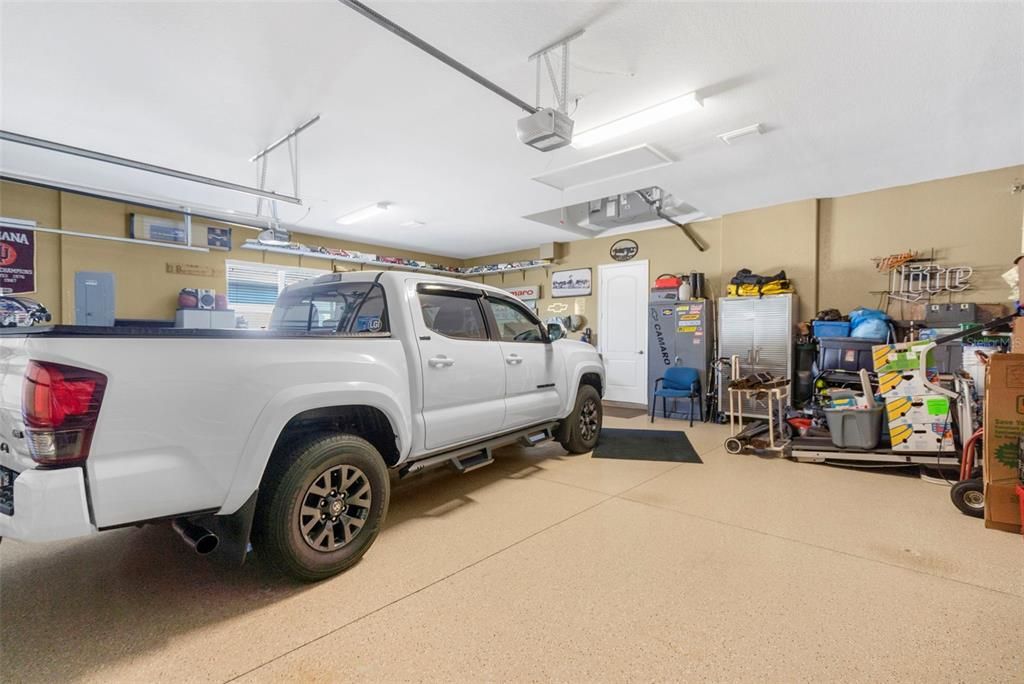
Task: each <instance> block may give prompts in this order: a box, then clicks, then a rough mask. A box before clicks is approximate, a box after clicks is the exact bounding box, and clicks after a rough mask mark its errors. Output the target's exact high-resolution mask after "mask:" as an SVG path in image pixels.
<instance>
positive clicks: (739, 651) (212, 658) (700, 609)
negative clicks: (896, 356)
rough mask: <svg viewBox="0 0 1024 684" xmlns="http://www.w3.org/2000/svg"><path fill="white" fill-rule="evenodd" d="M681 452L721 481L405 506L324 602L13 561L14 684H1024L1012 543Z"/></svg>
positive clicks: (18, 551)
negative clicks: (657, 683) (286, 683)
mask: <svg viewBox="0 0 1024 684" xmlns="http://www.w3.org/2000/svg"><path fill="white" fill-rule="evenodd" d="M606 425H609V426H611V427H642V426H645V425H646V422H645V419H644V418H642V417H637V418H633V419H626V418H609V419H608V420H607V421H606ZM653 427H654V428H655V429H661V428H665V427H668V428H680V427H685V425H684V424H682V423H678V422H674V421H661V420H659V421H658V422H656V423H655V424H654V426H653ZM687 432H688V434H689V436H690V439H691V441H692V442H693V444H694V446H695V447H696V448H697V450H698V451H699V452H700V454H701V456H702V458H703V459H704V464H703V465H698V464H688V463H682V464H679V463H660V462H644V461H617V460H605V459H597V460H595V459H591V458H590V457H589V456H568V455H566V454H565V453H564V452H563V451H561V449H560V448H559V447H558V446H557V445H545V446H542V447H538V448H535V449H523V448H519V447H515V448H509V449H505V450H502V451H501V452H500V453H499V456H500V458H499V460H498V461H497V462H496V463H495V464H494V465H492V466H490V467H488V468H484V469H482V470H478V471H475V472H473V473H470V474H468V475H457V474H454V473H451V472H449V471H447V470H441V471H434V472H432V473H428V474H426V475H424V476H422V477H419V478H415V479H413V480H410V481H406V482H402V483H400V484H398V485H397V486H396V488H395V490H394V492H393V496H392V510H391V514H390V516H389V519H388V524H387V528H386V530H385V532H384V533H383V534H382V535H381V537H380V538H379V539H378V541H377V543H376V544H375V545H374V547H373V548H372V549H371V550H370V552H369V553H368V554H367V556H366V557H365V558H364V560H363V561H362V562H361V563H359V564H358V565H357V566H356V567H355V568H353V569H352V570H351V571H349V572H348V573H346V574H344V575H341V576H339V577H336V578H333V579H331V580H328V581H326V582H322V583H320V584H317V585H295V584H293V583H291V582H288V581H287V580H283V579H280V578H278V577H275V576H273V575H270V574H268V573H267V572H265V571H264V570H263V568H261V567H260V565H259V564H258V563H253V564H250V565H247V566H245V567H243V568H241V569H239V570H227V569H222V568H218V567H216V566H214V565H211V564H209V563H207V562H206V561H204V560H202V559H200V558H198V557H196V556H194V555H193V554H192V553H191V552H190V551H188V550H187V549H186V548H185V546H184V545H183V544H182V543H181V542H180V540H178V539H177V538H176V537H175V535H174V533H173V532H171V531H170V530H169V529H168V528H166V527H147V528H143V529H126V530H118V531H114V532H108V533H105V534H102V535H100V536H98V537H95V538H92V539H86V540H81V541H76V542H71V543H66V544H49V545H42V546H29V545H25V544H18V543H15V542H9V541H5V542H4V543H3V544H2V545H0V679H2V680H3V681H11V682H21V681H47V682H52V681H68V680H93V681H99V680H102V681H125V682H141V681H156V680H159V681H218V682H219V681H228V680H232V679H241V680H244V681H282V680H299V681H324V682H339V681H356V680H361V681H396V680H442V681H479V680H495V681H538V680H561V681H601V680H607V681H626V680H646V681H650V680H662V681H667V680H672V681H680V680H691V681H693V680H714V681H754V680H757V681H780V682H781V681H786V682H788V681H799V680H815V681H883V680H901V681H921V682H924V681H928V682H935V681H964V680H976V681H1008V682H1010V681H1012V682H1020V681H1022V680H1024V648H1022V646H1021V644H1022V641H1021V640H1022V638H1024V543H1022V541H1021V539H1020V538H1019V537H1016V536H1014V535H1010V534H1006V533H1001V532H994V531H989V530H985V529H984V528H983V526H982V524H981V522H980V521H978V520H975V519H972V518H967V517H964V516H962V515H960V513H958V512H957V511H956V509H954V508H953V506H952V504H950V502H949V498H948V495H947V492H946V490H945V489H944V488H943V487H940V486H936V485H933V484H929V483H926V482H923V481H921V480H920V479H917V478H915V477H908V476H906V475H900V474H895V473H886V472H865V471H856V470H846V469H840V468H833V467H828V466H818V465H808V464H798V463H793V462H790V461H786V460H782V459H763V458H758V457H755V456H730V455H728V454H726V453H725V452H724V451H723V450H722V449H720V448H719V447H720V445H721V442H722V440H723V438H724V436H725V428H723V427H720V426H706V425H698V426H695V427H694V428H693V429H692V430H687Z"/></svg>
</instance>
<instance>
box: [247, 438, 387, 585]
mask: <svg viewBox="0 0 1024 684" xmlns="http://www.w3.org/2000/svg"><path fill="white" fill-rule="evenodd" d="M390 494H391V483H390V480H389V479H388V470H387V466H385V464H384V459H383V458H382V457H381V455H380V453H379V452H378V451H377V450H376V449H375V448H374V447H373V446H372V445H371V444H370V443H369V442H367V441H366V440H365V439H362V438H361V437H357V436H355V435H347V434H330V435H318V436H315V437H312V438H309V439H306V440H302V441H299V442H296V443H295V444H294V445H289V446H288V447H285V448H284V449H283V450H282V451H281V452H279V453H276V454H275V455H274V457H273V459H272V460H271V463H270V464H268V465H267V470H266V473H265V474H264V476H263V481H262V483H261V484H260V493H259V498H258V503H257V506H256V519H255V520H254V525H253V546H254V547H255V550H256V553H257V555H258V556H259V557H261V558H265V559H266V560H267V561H268V562H269V563H270V564H271V565H273V566H274V567H275V568H277V569H278V570H280V571H281V572H283V573H285V574H287V575H291V576H293V577H296V578H298V579H301V580H305V581H308V582H313V581H317V580H322V579H325V578H327V577H330V576H331V575H335V574H337V573H339V572H341V571H343V570H347V569H348V568H349V567H350V566H352V565H353V564H355V563H356V561H358V560H359V559H360V558H362V556H363V554H364V553H366V551H367V550H368V549H369V548H370V546H371V545H372V544H373V542H374V540H375V539H376V538H377V533H378V532H379V531H380V527H381V525H382V524H383V522H384V516H385V514H386V513H387V509H388V498H389V497H390Z"/></svg>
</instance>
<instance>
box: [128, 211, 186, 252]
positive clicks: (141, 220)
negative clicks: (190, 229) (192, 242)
mask: <svg viewBox="0 0 1024 684" xmlns="http://www.w3.org/2000/svg"><path fill="white" fill-rule="evenodd" d="M129 217H130V224H129V235H131V237H132V239H134V240H149V241H150V242H170V243H171V244H175V245H184V244H188V236H187V235H185V222H184V221H175V220H174V219H169V218H163V217H160V216H145V215H144V214H129Z"/></svg>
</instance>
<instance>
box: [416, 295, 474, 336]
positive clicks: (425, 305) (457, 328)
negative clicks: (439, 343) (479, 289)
mask: <svg viewBox="0 0 1024 684" xmlns="http://www.w3.org/2000/svg"><path fill="white" fill-rule="evenodd" d="M420 309H421V310H422V312H423V322H424V323H426V324H427V327H428V328H430V329H431V330H433V331H434V332H436V333H440V334H442V335H444V336H445V337H455V338H457V339H460V340H486V339H487V327H486V326H485V325H484V315H483V312H481V311H480V304H479V303H478V299H477V298H476V297H462V296H458V295H451V294H428V293H425V292H421V293H420Z"/></svg>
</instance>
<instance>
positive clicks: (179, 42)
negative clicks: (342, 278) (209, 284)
mask: <svg viewBox="0 0 1024 684" xmlns="http://www.w3.org/2000/svg"><path fill="white" fill-rule="evenodd" d="M368 4H369V5H371V6H372V7H374V8H375V9H377V10H378V11H380V12H382V13H383V14H385V15H386V16H388V17H390V18H392V19H393V20H395V21H396V22H398V23H399V24H401V25H403V26H404V27H406V28H407V29H409V30H410V31H412V32H414V33H416V34H418V35H419V36H421V37H422V38H424V39H425V40H427V41H429V42H431V43H433V44H434V45H436V46H437V47H439V48H440V49H442V50H444V51H446V52H448V53H449V54H451V55H452V56H453V57H455V58H456V59H459V60H461V61H463V62H464V63H466V64H467V65H469V66H470V67H472V68H474V69H476V70H477V71H479V72H480V73H482V74H484V75H485V76H487V77H488V78H490V79H492V80H493V81H495V82H497V83H499V84H500V85H502V86H504V87H506V88H507V89H509V90H511V91H513V92H515V93H516V94H518V95H519V96H520V97H522V98H523V99H526V100H529V101H532V99H533V92H534V84H533V78H534V71H533V68H532V66H531V65H529V64H527V62H526V57H527V56H528V55H529V54H530V53H532V52H534V51H535V50H537V49H538V48H540V47H543V46H544V45H546V44H548V43H551V42H552V41H554V40H556V39H558V38H559V37H561V36H563V35H566V34H568V33H570V32H572V31H573V30H575V29H578V28H585V29H586V33H585V35H584V36H583V37H582V38H580V39H579V40H577V41H575V42H574V43H573V50H572V60H571V61H572V70H571V92H572V94H573V95H581V96H583V100H582V102H581V103H580V105H579V107H578V109H577V111H576V113H575V115H574V117H575V119H576V122H577V130H584V129H587V128H590V127H592V126H594V125H596V124H599V123H602V122H604V121H607V120H609V119H612V118H616V117H618V116H621V115H623V114H627V113H629V112H632V111H635V110H637V109H640V108H643V107H645V106H648V105H651V104H655V103H658V102H661V101H663V100H666V99H668V98H670V97H673V96H675V95H678V94H682V93H686V92H689V91H693V90H697V91H699V92H700V93H701V94H702V95H703V96H704V97H705V108H704V110H703V111H699V112H696V113H691V114H686V115H683V116H682V117H679V118H677V119H674V120H672V121H669V122H666V123H663V124H660V125H658V126H655V127H652V128H649V129H645V130H643V131H639V132H637V133H634V134H632V135H629V136H626V137H623V138H620V139H618V140H615V141H609V142H607V143H604V144H602V145H599V146H597V147H594V148H590V149H587V150H575V149H572V148H565V149H562V150H558V151H556V152H549V153H541V152H537V151H535V150H532V149H530V148H527V147H525V146H523V145H522V144H520V143H519V142H518V141H517V140H516V137H515V133H514V122H515V120H516V119H517V118H519V117H520V116H523V113H522V112H521V111H519V110H517V109H516V107H515V106H513V105H512V104H510V103H508V102H506V101H505V100H503V99H501V98H499V97H497V96H496V95H494V94H493V93H491V92H488V91H486V90H484V89H483V88H481V87H480V86H478V85H477V84H475V83H473V82H471V81H469V80H468V79H466V78H465V77H463V76H461V75H459V74H458V73H456V72H454V71H453V70H451V69H450V68H448V67H446V66H444V65H442V64H441V63H439V62H436V61H435V60H433V59H432V58H430V57H428V56H427V55H426V54H424V53H422V52H420V51H418V50H417V49H415V48H413V47H412V46H410V45H408V44H406V43H404V42H402V41H401V40H399V39H398V38H396V37H395V36H393V35H392V34H390V33H388V32H386V31H385V30H383V29H381V28H380V27H378V26H376V25H374V24H372V23H370V22H369V21H367V20H366V19H364V18H362V17H360V16H358V15H357V14H355V13H354V12H352V11H351V10H349V9H347V8H345V7H343V6H342V5H340V4H338V3H336V2H333V1H332V0H323V1H320V2H282V3H269V2H232V3H210V2H205V3H170V2H164V3H161V2H120V3H116V2H111V3H74V4H60V3H56V2H29V3H14V2H8V1H6V0H4V1H3V2H2V3H0V12H2V14H0V21H2V28H0V31H2V33H0V39H2V54H0V57H2V71H0V76H2V83H0V96H2V101H0V125H2V127H3V128H4V129H7V130H12V131H15V132H18V133H23V134H27V135H32V136H37V137H41V138H48V139H53V140H57V141H61V142H65V143H69V144H72V145H77V146H80V147H86V148H91V149H96V150H101V151H104V152H107V153H111V154H116V155H120V156H124V157H130V158H134V159H138V160H143V161H147V162H150V163H154V164H160V165H164V166H169V167H172V168H179V169H182V170H186V171H190V172H193V173H199V174H204V175H208V176H213V177H217V178H222V179H225V180H231V181H235V182H240V183H245V184H254V183H255V180H256V171H255V168H254V165H252V164H250V163H249V162H248V159H249V157H250V156H252V155H253V154H254V153H255V152H256V151H258V150H259V149H261V148H262V147H263V146H264V145H266V144H268V143H269V142H271V141H273V140H274V139H276V138H278V137H279V136H281V135H282V134H283V133H285V132H286V131H287V130H289V129H290V128H291V127H293V126H294V125H296V124H298V123H300V122H301V121H302V120H304V119H306V118H308V117H309V116H311V115H313V114H316V113H320V114H322V115H323V118H322V120H321V121H320V122H319V123H318V124H316V125H315V126H314V127H313V128H311V129H309V130H308V131H307V132H306V133H304V134H303V138H302V151H301V168H302V187H301V193H300V194H301V195H302V198H303V200H304V203H305V206H304V207H294V206H282V208H281V216H282V219H283V220H284V221H285V222H286V223H293V224H297V226H298V227H300V228H301V229H302V230H304V231H307V232H314V233H322V234H325V235H337V236H347V237H350V238H353V239H358V240H364V241H369V242H374V243H379V244H386V245H392V246H396V247H398V246H400V247H407V248H416V249H421V250H424V251H429V252H434V253H438V254H446V255H450V256H457V257H469V256H478V255H483V254H491V253H496V252H500V251H505V250H512V249H520V248H527V247H533V246H536V245H537V244H540V243H542V242H546V241H552V240H573V239H580V238H579V236H578V235H576V234H574V233H569V232H565V231H562V230H559V229H558V228H554V227H551V226H544V225H541V224H538V223H534V222H531V221H529V220H526V219H523V218H521V217H523V216H526V215H528V214H534V213H537V212H541V211H545V210H548V209H552V208H555V207H558V206H562V205H565V204H570V203H573V202H579V201H583V200H587V199H591V198H593V197H597V196H600V195H603V194H612V193H615V192H620V191H627V190H631V189H633V188H636V187H644V186H649V185H659V186H661V187H663V188H665V189H666V190H667V191H668V192H671V193H672V194H674V195H675V196H676V197H677V198H678V199H680V200H683V201H685V202H687V203H689V204H691V205H693V206H695V207H697V208H698V209H700V210H702V211H703V212H704V213H705V214H708V215H719V214H723V213H729V212H734V211H739V210H744V209H752V208H756V207H760V206H766V205H771V204H776V203H780V202H785V201H790V200H796V199H803V198H808V197H828V196H838V195H844V194H850V193H854V192H861V191H865V190H870V189H875V188H880V187H886V186H891V185H899V184H905V183H912V182H917V181H922V180H927V179H932V178H940V177H946V176H953V175H957V174H962V173H968V172H973V171H979V170H985V169H991V168H998V167H1004V166H1010V165H1014V164H1020V163H1024V40H1022V35H1024V3H1020V2H1015V3H1007V4H980V3H964V4H956V3H948V4H947V3H943V4H924V3H909V4H888V3H882V2H875V3H865V4H832V3H809V4H784V5H783V4H769V3H757V4H728V3H719V4H693V3H667V2H666V3H646V2H645V3H640V2H624V3H608V2H603V3H602V2H595V3H587V2H534V3H530V2H520V1H515V2H513V1H511V0H508V1H505V2H465V3H462V2H418V3H399V2H381V1H380V0H368ZM547 92H548V93H549V92H550V90H548V91H547ZM546 97H547V99H549V100H550V96H549V95H546ZM755 122H762V123H763V124H764V125H765V127H766V128H767V131H768V132H767V133H766V134H765V135H763V136H760V137H756V138H747V139H743V140H741V141H737V143H736V144H734V145H732V146H727V145H724V144H722V143H721V142H720V141H718V140H717V139H716V137H715V136H716V135H717V134H718V133H722V132H725V131H728V130H731V129H734V128H739V127H741V126H745V125H748V124H752V123H755ZM641 143H650V144H651V145H653V146H654V147H656V148H657V149H659V150H660V151H662V152H664V153H666V154H668V155H669V156H670V157H671V158H672V159H674V160H676V163H673V164H671V165H668V166H663V167H661V168H657V169H652V170H650V171H643V172H640V173H637V174H633V175H631V176H627V177H620V178H615V179H612V180H608V181H602V182H598V183H595V184H592V185H588V186H585V187H578V188H572V189H570V190H568V191H565V192H562V191H559V190H556V189H553V188H551V187H548V186H546V185H542V184H540V183H538V182H536V181H533V180H531V177H533V176H537V175H539V174H541V173H543V172H545V171H550V170H553V169H557V168H560V167H563V166H568V165H570V164H575V163H578V162H580V161H583V160H585V159H588V158H591V157H597V156H601V155H605V154H608V153H610V152H614V151H616V150H619V149H624V148H627V147H633V146H636V145H639V144H641ZM0 155H2V156H0V167H2V168H3V170H4V171H7V172H18V173H24V174H31V175H36V176H45V177H48V178H53V179H61V180H67V181H72V182H77V183H80V184H86V185H90V186H94V187H103V188H108V189H112V190H117V191H122V192H132V193H137V194H147V195H163V196H169V197H176V198H182V199H187V200H188V201H189V202H195V203H207V204H212V205H216V206H222V207H226V208H227V207H230V208H234V209H236V210H247V211H253V210H254V205H255V201H254V200H251V199H249V198H246V197H240V196H236V195H230V194H227V193H224V192H221V191H212V190H209V189H204V188H197V187H194V186H190V185H188V184H185V183H182V182H180V181H176V180H173V179H167V178H163V177H159V176H153V175H149V174H143V173H139V172H136V171H131V170H126V169H122V168H118V167H109V166H105V165H102V164H97V163H95V162H90V161H84V160H80V159H76V158H70V157H65V156H61V155H56V154H54V153H51V152H43V151H39V150H34V149H31V148H26V147H24V146H18V145H11V144H4V145H3V146H2V147H0ZM287 165H288V164H287V154H286V152H285V151H284V148H281V150H280V151H279V152H278V153H277V156H275V157H274V158H273V164H272V167H271V181H272V182H271V186H272V187H273V188H274V189H276V190H278V191H279V192H288V191H290V189H291V188H290V186H289V180H288V178H287V175H286V173H285V169H286V168H287ZM380 201H388V202H393V203H394V206H393V209H392V210H391V211H389V212H388V213H387V214H385V215H383V216H381V217H379V218H375V219H372V220H370V221H368V222H366V223H363V224H359V225H354V226H338V225H336V224H335V222H334V219H335V218H336V217H338V216H339V215H341V214H344V213H346V212H348V211H351V210H353V209H357V208H360V207H363V206H366V205H369V204H372V203H375V202H380ZM307 211H308V213H307ZM414 219H415V220H421V221H425V222H426V224H425V225H422V226H415V227H402V226H401V225H400V224H401V223H403V222H405V221H409V220H414ZM81 227H82V228H86V227H87V226H81Z"/></svg>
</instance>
